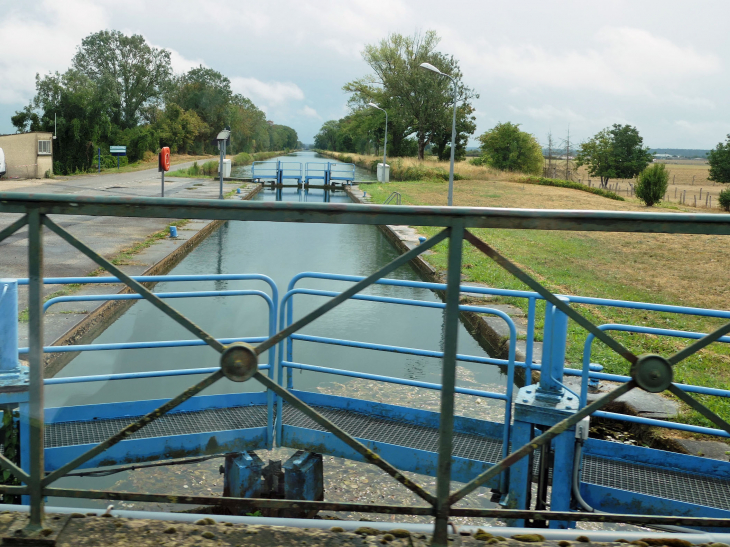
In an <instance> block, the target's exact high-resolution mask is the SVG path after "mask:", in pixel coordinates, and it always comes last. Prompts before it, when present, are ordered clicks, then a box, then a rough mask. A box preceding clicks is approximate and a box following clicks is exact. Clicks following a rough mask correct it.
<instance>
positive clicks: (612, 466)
mask: <svg viewBox="0 0 730 547" xmlns="http://www.w3.org/2000/svg"><path fill="white" fill-rule="evenodd" d="M314 408H316V410H317V411H318V412H320V413H321V414H323V415H324V416H325V417H327V418H328V419H330V420H332V421H333V422H334V423H335V424H337V425H338V426H339V427H341V428H342V429H344V430H345V431H347V432H348V433H349V434H351V435H353V436H355V437H358V438H361V439H367V440H371V441H375V442H382V443H389V444H394V445H399V446H405V447H408V448H413V449H416V450H424V451H427V452H434V453H435V452H436V451H437V448H438V430H437V429H435V428H430V427H426V426H421V425H414V424H412V423H408V422H404V421H398V420H393V419H385V418H381V417H376V416H370V415H366V414H361V413H357V412H353V411H348V410H342V409H336V408H328V407H316V406H315V407H314ZM136 418H137V417H127V418H111V419H97V420H91V421H75V422H62V423H49V424H47V425H46V431H45V443H46V447H47V448H56V447H61V446H75V445H81V444H90V443H99V442H101V441H104V440H105V439H106V438H108V437H109V436H111V435H113V434H114V433H117V432H118V431H119V430H120V429H122V428H123V427H124V426H126V425H128V424H129V423H131V422H132V421H134V420H135V419H136ZM283 423H284V424H285V425H289V426H294V427H301V428H307V429H312V430H316V431H325V429H324V428H323V427H321V426H319V425H318V424H316V423H315V422H313V421H312V420H311V419H309V418H308V417H306V416H305V415H303V414H302V413H300V412H299V411H298V410H296V409H294V408H292V407H291V406H289V405H284V416H283ZM253 427H266V406H265V405H254V406H240V407H229V408H219V409H206V410H200V411H190V412H178V413H175V414H167V415H165V416H163V417H161V418H159V419H157V420H156V421H155V422H152V423H151V424H149V425H148V426H146V427H144V428H142V429H141V430H139V431H138V432H137V433H135V434H134V435H133V436H132V437H131V439H145V438H153V437H165V436H168V435H182V434H194V433H208V432H212V431H235V430H239V429H247V428H253ZM453 454H454V456H458V457H460V458H465V459H469V460H474V461H480V462H485V463H494V462H497V461H499V459H500V456H501V454H502V442H501V440H500V439H492V438H485V437H480V436H478V435H472V434H465V433H458V432H456V433H454V450H453ZM536 459H537V458H536ZM582 480H583V482H586V483H589V484H595V485H597V486H605V487H608V488H616V489H620V490H625V491H628V492H635V493H638V494H645V495H649V496H655V497H661V498H665V499H671V500H676V501H681V502H686V503H693V504H697V505H703V506H706V507H714V508H717V509H723V510H728V511H730V481H728V480H723V479H718V478H716V477H712V476H706V475H701V474H696V473H685V472H679V471H673V470H667V469H661V468H659V467H653V466H649V465H642V464H635V463H627V462H621V461H617V460H611V459H607V458H600V457H596V456H590V455H586V456H585V458H584V462H583V479H582Z"/></svg>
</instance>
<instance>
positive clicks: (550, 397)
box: [536, 297, 568, 401]
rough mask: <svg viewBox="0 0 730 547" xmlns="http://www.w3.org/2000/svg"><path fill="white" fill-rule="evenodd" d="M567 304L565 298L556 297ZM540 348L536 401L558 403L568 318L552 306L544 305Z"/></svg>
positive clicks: (560, 392)
mask: <svg viewBox="0 0 730 547" xmlns="http://www.w3.org/2000/svg"><path fill="white" fill-rule="evenodd" d="M558 298H560V299H561V300H563V301H565V302H568V299H567V298H564V297H558ZM543 333H544V336H543V347H542V369H541V372H540V385H539V387H538V389H537V394H536V396H537V399H538V400H541V401H559V400H560V398H561V397H562V396H563V387H562V386H561V385H560V384H562V383H563V371H564V369H565V345H566V343H567V339H568V316H567V315H565V314H564V313H563V312H561V311H560V310H559V309H557V308H556V307H555V306H553V305H552V304H551V303H550V302H547V303H546V304H545V328H544V331H543Z"/></svg>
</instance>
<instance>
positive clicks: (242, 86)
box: [231, 76, 304, 105]
mask: <svg viewBox="0 0 730 547" xmlns="http://www.w3.org/2000/svg"><path fill="white" fill-rule="evenodd" d="M231 89H232V90H233V91H234V92H236V93H241V94H242V95H245V96H246V97H248V98H250V99H251V100H253V101H254V102H255V103H256V104H258V102H263V103H265V104H270V105H280V104H283V103H287V102H289V101H301V100H303V99H304V92H303V91H302V90H301V89H300V87H299V86H298V85H296V84H294V83H291V82H262V81H261V80H258V79H256V78H241V77H239V76H236V77H233V78H231Z"/></svg>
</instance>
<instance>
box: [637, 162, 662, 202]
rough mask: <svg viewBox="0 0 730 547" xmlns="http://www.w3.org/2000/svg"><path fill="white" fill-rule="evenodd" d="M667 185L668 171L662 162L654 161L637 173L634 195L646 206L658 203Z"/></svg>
mask: <svg viewBox="0 0 730 547" xmlns="http://www.w3.org/2000/svg"><path fill="white" fill-rule="evenodd" d="M668 187H669V171H667V168H666V166H665V165H664V164H663V163H655V164H653V165H651V166H650V167H647V168H646V169H644V170H643V171H642V172H641V173H639V180H638V181H637V182H636V189H635V190H636V197H637V198H639V199H640V200H641V201H643V202H644V203H645V204H646V206H647V207H651V206H652V205H654V204H655V203H659V202H660V201H661V200H662V198H663V197H664V194H665V193H666V192H667V188H668Z"/></svg>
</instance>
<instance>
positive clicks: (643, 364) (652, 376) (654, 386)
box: [631, 354, 674, 393]
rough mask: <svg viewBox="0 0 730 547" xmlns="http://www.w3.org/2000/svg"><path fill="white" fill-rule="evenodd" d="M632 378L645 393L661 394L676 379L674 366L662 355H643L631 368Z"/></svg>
mask: <svg viewBox="0 0 730 547" xmlns="http://www.w3.org/2000/svg"><path fill="white" fill-rule="evenodd" d="M631 377H632V378H633V379H634V381H635V382H636V383H637V384H638V386H639V387H640V388H641V389H643V390H644V391H648V392H650V393H659V392H661V391H664V390H665V389H667V388H668V387H669V386H670V385H671V383H672V379H673V378H674V371H673V370H672V365H670V364H669V361H667V360H666V359H665V358H664V357H662V356H661V355H653V354H649V355H642V356H641V357H639V360H638V361H636V363H634V366H633V367H631Z"/></svg>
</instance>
